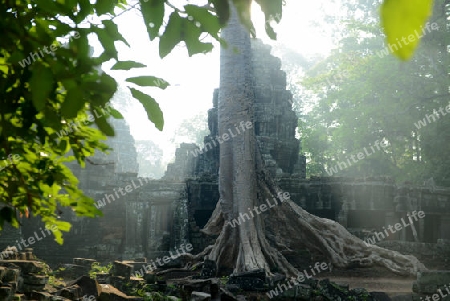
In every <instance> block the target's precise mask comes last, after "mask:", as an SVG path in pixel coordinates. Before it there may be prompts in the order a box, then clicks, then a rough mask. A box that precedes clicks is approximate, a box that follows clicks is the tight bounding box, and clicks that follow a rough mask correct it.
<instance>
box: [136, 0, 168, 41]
mask: <svg viewBox="0 0 450 301" xmlns="http://www.w3.org/2000/svg"><path fill="white" fill-rule="evenodd" d="M139 2H140V3H141V12H142V16H143V17H144V22H145V25H146V27H147V32H148V36H149V38H150V41H153V40H154V39H155V38H156V37H157V36H158V33H159V28H160V27H161V25H162V23H163V19H164V3H165V0H140V1H139Z"/></svg>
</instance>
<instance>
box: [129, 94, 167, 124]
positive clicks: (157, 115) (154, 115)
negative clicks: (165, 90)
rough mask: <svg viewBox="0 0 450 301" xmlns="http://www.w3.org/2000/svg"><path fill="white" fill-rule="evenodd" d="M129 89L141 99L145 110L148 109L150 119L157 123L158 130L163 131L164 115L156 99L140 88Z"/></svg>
mask: <svg viewBox="0 0 450 301" xmlns="http://www.w3.org/2000/svg"><path fill="white" fill-rule="evenodd" d="M129 89H130V91H131V94H132V95H133V97H134V98H136V99H137V100H139V101H140V102H141V104H142V105H143V106H144V109H145V111H147V116H148V119H149V120H150V121H151V122H153V123H154V124H155V126H156V128H157V129H158V130H160V131H162V130H163V127H164V117H163V112H162V111H161V109H160V107H159V105H158V103H157V102H156V100H155V99H153V97H150V96H148V95H147V94H144V93H142V92H141V91H139V90H136V89H133V88H129Z"/></svg>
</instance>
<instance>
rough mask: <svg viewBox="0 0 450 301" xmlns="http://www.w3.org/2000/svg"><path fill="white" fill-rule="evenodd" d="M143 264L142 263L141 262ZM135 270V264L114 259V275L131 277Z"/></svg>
mask: <svg viewBox="0 0 450 301" xmlns="http://www.w3.org/2000/svg"><path fill="white" fill-rule="evenodd" d="M141 266H142V263H141ZM132 272H133V266H132V265H129V264H126V263H123V262H120V261H114V265H113V274H114V276H120V277H125V278H126V279H129V278H130V277H131V273H132Z"/></svg>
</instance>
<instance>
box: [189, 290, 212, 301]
mask: <svg viewBox="0 0 450 301" xmlns="http://www.w3.org/2000/svg"><path fill="white" fill-rule="evenodd" d="M191 301H211V295H210V294H207V293H203V292H192V294H191Z"/></svg>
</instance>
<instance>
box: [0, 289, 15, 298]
mask: <svg viewBox="0 0 450 301" xmlns="http://www.w3.org/2000/svg"><path fill="white" fill-rule="evenodd" d="M13 295H14V291H13V289H12V288H11V287H9V286H0V300H12V297H13Z"/></svg>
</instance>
